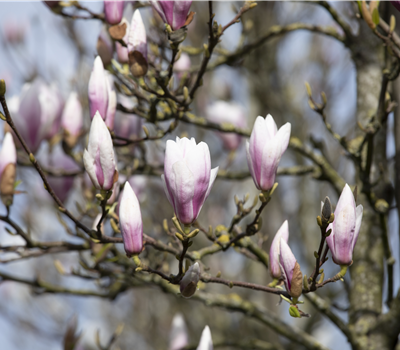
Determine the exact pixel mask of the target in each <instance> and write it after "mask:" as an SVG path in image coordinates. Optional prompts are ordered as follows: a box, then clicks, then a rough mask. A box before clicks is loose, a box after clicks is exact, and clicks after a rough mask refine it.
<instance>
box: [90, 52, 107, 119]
mask: <svg viewBox="0 0 400 350" xmlns="http://www.w3.org/2000/svg"><path fill="white" fill-rule="evenodd" d="M106 79H107V77H106V74H105V71H104V66H103V62H102V61H101V58H100V56H97V57H96V58H95V60H94V65H93V70H92V73H91V74H90V79H89V91H88V94H89V109H90V117H91V118H93V117H94V115H95V114H96V112H97V111H98V112H99V113H100V116H101V117H102V118H103V119H104V118H106V116H107V108H108V88H107V80H106Z"/></svg>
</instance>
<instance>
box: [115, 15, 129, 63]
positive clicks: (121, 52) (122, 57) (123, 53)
mask: <svg viewBox="0 0 400 350" xmlns="http://www.w3.org/2000/svg"><path fill="white" fill-rule="evenodd" d="M124 23H125V24H126V31H125V35H124V37H123V38H122V41H123V42H124V43H125V44H126V45H128V37H129V27H130V26H129V22H128V21H127V20H126V19H125V18H123V19H122V21H121V24H124ZM115 48H116V51H117V58H118V61H119V62H120V63H128V61H129V56H128V48H127V47H125V46H122V45H121V44H120V43H119V42H116V43H115Z"/></svg>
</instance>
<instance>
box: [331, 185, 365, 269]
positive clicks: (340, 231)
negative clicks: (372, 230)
mask: <svg viewBox="0 0 400 350" xmlns="http://www.w3.org/2000/svg"><path fill="white" fill-rule="evenodd" d="M362 216H363V206H362V205H361V204H360V205H359V206H358V207H356V202H355V200H354V195H353V192H352V191H351V189H350V187H349V185H348V184H346V186H345V187H344V188H343V191H342V194H341V195H340V197H339V201H338V203H337V205H336V209H335V215H334V221H333V223H331V224H330V225H329V226H328V230H329V229H331V230H332V232H331V234H330V235H329V236H328V237H327V238H326V242H327V244H328V246H329V249H330V251H331V253H332V259H333V261H334V263H335V264H338V265H350V264H351V263H352V260H353V250H354V246H355V245H356V242H357V238H358V234H359V233H360V228H361V220H362Z"/></svg>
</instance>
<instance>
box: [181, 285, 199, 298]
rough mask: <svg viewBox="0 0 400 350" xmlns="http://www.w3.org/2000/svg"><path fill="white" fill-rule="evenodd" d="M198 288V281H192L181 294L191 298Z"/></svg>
mask: <svg viewBox="0 0 400 350" xmlns="http://www.w3.org/2000/svg"><path fill="white" fill-rule="evenodd" d="M196 289H197V283H194V282H190V283H189V284H188V285H187V286H186V288H185V289H184V290H183V291H182V292H181V294H182V295H183V296H184V297H186V298H190V297H191V296H192V295H193V294H194V293H195V292H196Z"/></svg>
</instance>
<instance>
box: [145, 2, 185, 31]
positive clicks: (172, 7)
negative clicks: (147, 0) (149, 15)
mask: <svg viewBox="0 0 400 350" xmlns="http://www.w3.org/2000/svg"><path fill="white" fill-rule="evenodd" d="M151 4H152V5H153V7H154V9H155V10H156V11H157V12H158V14H159V15H160V17H161V18H162V20H163V21H164V23H167V24H169V25H170V27H171V29H172V30H177V29H179V28H181V27H183V26H184V25H185V23H186V18H187V16H188V13H189V9H190V5H191V4H192V1H152V2H151Z"/></svg>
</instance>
